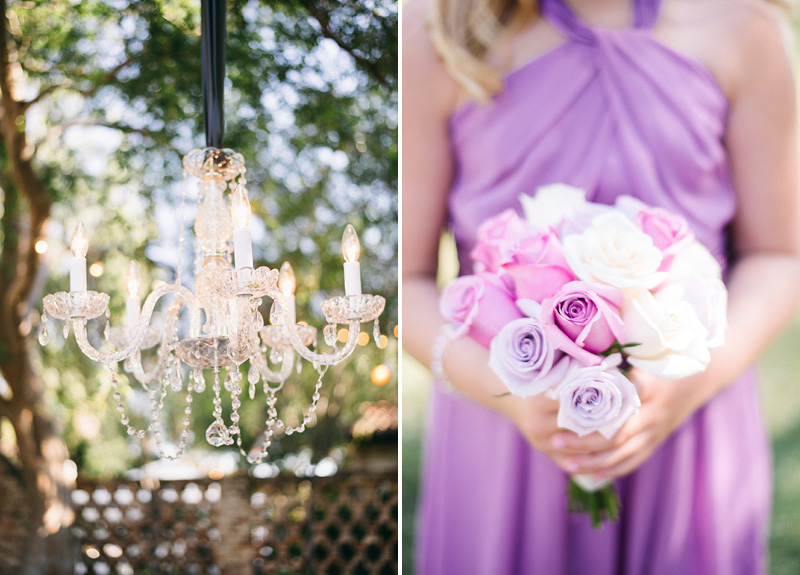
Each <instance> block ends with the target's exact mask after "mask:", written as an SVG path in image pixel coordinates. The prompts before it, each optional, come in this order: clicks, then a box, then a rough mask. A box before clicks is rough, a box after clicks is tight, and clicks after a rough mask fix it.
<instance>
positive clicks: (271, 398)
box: [236, 384, 278, 465]
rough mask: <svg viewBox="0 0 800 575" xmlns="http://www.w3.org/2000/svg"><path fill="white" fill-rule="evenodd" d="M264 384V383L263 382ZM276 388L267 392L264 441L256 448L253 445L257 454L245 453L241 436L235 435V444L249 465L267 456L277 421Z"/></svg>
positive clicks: (260, 461)
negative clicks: (257, 451)
mask: <svg viewBox="0 0 800 575" xmlns="http://www.w3.org/2000/svg"><path fill="white" fill-rule="evenodd" d="M265 385H266V384H265ZM275 392H276V390H274V389H271V388H269V389H268V390H267V391H266V393H267V420H266V421H265V422H264V423H265V425H266V429H265V430H264V441H263V442H262V443H261V446H260V447H258V448H256V447H255V446H254V447H253V449H252V450H251V451H253V450H255V449H258V450H259V453H258V455H257V456H255V457H253V456H252V455H250V454H249V453H247V452H246V451H245V450H244V448H243V447H242V436H241V435H237V436H236V446H237V447H238V448H239V453H241V454H242V455H243V456H244V457H245V458H246V459H247V462H248V463H250V464H251V465H255V464H258V463H262V462H263V461H264V459H266V457H267V453H268V452H269V447H270V445H272V438H273V436H274V435H275V430H274V427H275V423H276V421H278V410H277V409H276V408H275V403H276V402H277V401H278V398H277V397H275Z"/></svg>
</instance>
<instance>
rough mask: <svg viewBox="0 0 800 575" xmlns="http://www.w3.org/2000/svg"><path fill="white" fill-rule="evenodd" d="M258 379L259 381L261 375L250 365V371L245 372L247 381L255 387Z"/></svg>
mask: <svg viewBox="0 0 800 575" xmlns="http://www.w3.org/2000/svg"><path fill="white" fill-rule="evenodd" d="M259 379H261V374H260V373H259V372H258V368H257V367H256V366H255V365H254V364H252V363H251V364H250V369H248V370H247V381H249V382H250V384H251V385H255V384H256V383H258V380H259Z"/></svg>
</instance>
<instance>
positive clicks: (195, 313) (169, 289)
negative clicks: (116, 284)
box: [136, 283, 202, 347]
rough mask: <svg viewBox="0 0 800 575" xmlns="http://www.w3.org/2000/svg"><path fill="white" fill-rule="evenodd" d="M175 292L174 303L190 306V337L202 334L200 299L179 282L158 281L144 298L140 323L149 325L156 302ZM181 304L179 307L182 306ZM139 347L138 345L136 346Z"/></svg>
mask: <svg viewBox="0 0 800 575" xmlns="http://www.w3.org/2000/svg"><path fill="white" fill-rule="evenodd" d="M170 293H172V294H175V297H176V299H175V301H174V302H173V303H172V305H178V304H180V306H184V305H185V306H186V307H187V308H189V337H198V336H199V335H200V325H201V320H202V316H201V314H200V300H199V299H197V296H196V295H194V294H193V293H192V292H191V291H189V289H188V288H185V287H184V286H182V285H178V284H167V283H158V284H157V285H156V287H155V288H153V291H152V292H150V295H149V296H147V299H146V300H144V305H143V306H142V315H141V318H140V319H139V325H140V326H141V325H149V324H150V319H151V318H152V316H153V310H154V309H155V307H156V302H157V301H158V300H159V299H160V298H161V297H163V296H165V295H167V294H170ZM180 306H179V307H180ZM136 347H138V345H137V346H136Z"/></svg>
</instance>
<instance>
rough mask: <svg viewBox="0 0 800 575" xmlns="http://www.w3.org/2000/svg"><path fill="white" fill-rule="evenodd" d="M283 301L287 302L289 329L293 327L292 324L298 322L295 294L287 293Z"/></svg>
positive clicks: (286, 317)
mask: <svg viewBox="0 0 800 575" xmlns="http://www.w3.org/2000/svg"><path fill="white" fill-rule="evenodd" d="M283 301H284V302H285V303H286V309H285V310H284V313H285V314H286V316H285V320H286V325H287V327H289V329H291V328H292V326H294V325H295V324H296V323H297V315H296V314H297V311H296V309H295V302H294V296H293V295H285V296H283Z"/></svg>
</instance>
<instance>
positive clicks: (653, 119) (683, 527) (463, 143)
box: [416, 0, 771, 575]
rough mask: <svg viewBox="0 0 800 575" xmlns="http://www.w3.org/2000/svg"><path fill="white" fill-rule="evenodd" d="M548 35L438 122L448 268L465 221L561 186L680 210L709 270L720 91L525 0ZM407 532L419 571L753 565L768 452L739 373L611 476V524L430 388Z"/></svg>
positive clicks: (702, 75)
mask: <svg viewBox="0 0 800 575" xmlns="http://www.w3.org/2000/svg"><path fill="white" fill-rule="evenodd" d="M540 8H541V11H542V13H543V15H544V16H545V17H546V18H547V19H548V20H549V22H550V23H551V25H553V26H555V27H556V28H557V29H558V30H560V31H561V32H562V33H563V35H564V41H563V43H561V44H559V45H558V46H556V47H555V48H553V49H552V50H550V51H549V52H546V53H545V54H544V55H542V56H540V57H539V58H537V59H536V60H534V61H532V62H529V63H528V64H527V65H525V66H523V67H522V68H520V69H518V70H517V71H515V72H513V73H511V74H510V75H509V76H508V77H507V78H506V83H505V89H504V91H503V92H502V94H500V95H498V96H497V97H496V98H495V100H494V101H493V103H492V104H491V105H490V106H479V105H474V104H468V105H466V106H464V107H462V108H460V109H459V110H457V111H456V112H455V113H454V114H453V116H452V117H451V125H450V133H451V139H452V146H453V150H454V155H455V160H456V168H455V170H456V171H455V178H454V181H453V184H452V189H451V192H450V205H449V209H450V219H451V226H452V229H453V232H454V234H455V237H456V242H457V245H458V249H459V257H460V261H461V269H462V273H469V271H470V270H471V262H470V260H469V252H470V250H471V249H472V247H473V245H474V242H475V237H476V233H477V228H478V226H479V224H480V223H481V222H482V221H484V220H485V219H486V218H488V217H489V216H492V215H494V214H497V213H499V212H501V211H502V210H504V209H506V208H508V207H513V208H515V209H517V211H518V212H520V213H521V207H520V205H519V202H518V199H517V197H518V195H519V194H520V193H522V192H526V193H533V192H534V191H535V190H536V188H537V187H538V186H542V185H545V184H550V183H555V182H563V183H568V184H572V185H575V186H579V187H582V188H584V189H586V190H587V191H588V197H589V199H590V200H592V201H596V202H602V203H613V201H614V199H615V198H616V197H617V196H618V195H620V194H630V195H633V196H636V197H638V198H640V199H641V200H643V201H644V202H646V203H648V204H650V205H654V206H661V207H664V208H666V209H668V210H672V211H675V212H678V213H681V214H683V215H684V216H685V217H686V218H687V219H688V220H689V222H690V224H691V226H692V228H693V230H694V232H695V234H696V236H697V237H698V238H699V239H700V240H701V241H702V242H703V243H704V244H705V245H706V246H708V247H709V249H710V250H711V251H712V253H713V254H714V255H715V256H716V257H717V258H718V259H719V260H720V262H721V263H723V265H724V264H725V261H726V256H727V252H728V245H727V241H726V239H727V228H728V224H729V223H730V221H731V219H732V217H733V215H734V212H735V209H736V201H735V196H734V192H733V189H732V185H731V180H730V174H729V166H728V158H727V156H726V151H725V148H724V145H723V141H722V139H723V136H724V132H725V125H726V119H727V112H728V104H727V100H726V98H725V96H724V95H723V93H722V92H721V90H720V88H719V86H718V84H717V83H716V82H715V80H714V78H713V77H712V75H711V74H710V73H709V71H708V70H707V69H705V68H704V67H703V66H702V65H700V64H699V63H698V62H696V61H694V60H692V59H690V58H689V57H687V56H685V55H682V54H680V53H678V52H676V51H675V50H673V49H672V48H669V47H667V46H666V45H664V44H662V43H661V42H660V41H659V40H658V39H657V38H655V37H654V36H653V35H652V33H651V28H652V26H653V24H654V22H655V20H656V19H657V17H658V0H635V2H634V18H633V20H634V26H633V27H631V28H628V29H619V30H616V29H615V30H609V29H603V30H595V29H590V28H588V27H587V26H585V25H584V24H583V23H582V22H580V21H579V20H578V18H577V17H576V15H575V14H574V13H573V12H572V11H571V10H570V9H569V8H568V7H567V6H566V5H565V4H563V3H561V0H542V1H541V2H540ZM429 419H430V425H429V431H428V435H427V440H426V446H425V451H426V453H425V459H424V465H423V479H422V496H421V499H420V507H419V524H418V530H417V548H416V549H417V567H418V573H419V574H421V575H449V574H454V575H471V574H478V575H511V574H545V575H559V574H570V575H572V574H574V575H612V574H626V575H627V574H630V575H676V574H680V575H752V574H758V573H764V572H765V570H766V535H767V529H768V523H769V508H770V498H771V493H770V485H771V480H770V451H769V447H768V441H767V437H766V433H765V429H764V425H763V421H762V418H761V412H760V403H759V398H758V391H757V386H756V380H755V377H754V374H753V373H752V372H747V373H746V374H745V375H744V376H742V377H741V378H740V379H739V380H737V381H736V382H735V383H733V384H732V385H730V386H729V387H728V388H726V389H725V390H724V391H722V392H721V393H720V394H718V395H717V396H716V397H715V398H714V399H712V400H711V401H710V402H709V403H708V404H707V405H706V406H704V407H703V408H702V409H700V410H698V411H697V412H696V413H694V414H693V415H692V416H691V417H690V418H689V419H688V420H687V421H686V422H685V423H684V424H683V425H682V426H681V427H679V428H678V429H677V430H676V432H675V433H673V435H672V436H671V437H670V438H669V439H668V440H667V441H666V442H665V443H663V444H662V445H661V446H660V447H659V448H658V449H657V450H656V451H655V453H654V454H653V456H652V457H651V458H650V459H649V460H648V461H647V462H646V463H644V464H643V465H642V466H641V467H640V468H639V469H638V470H637V471H636V472H634V473H633V474H631V475H629V476H627V477H625V478H623V479H621V480H618V481H617V488H618V490H619V492H620V496H621V498H622V503H623V510H622V517H621V519H620V521H619V522H618V523H615V524H608V525H606V526H605V527H604V528H603V529H601V530H594V529H592V527H591V526H590V525H589V522H588V520H587V518H586V517H585V516H582V515H571V514H568V513H566V511H565V510H566V504H567V503H566V496H565V485H566V483H565V482H566V477H565V475H564V473H563V472H562V471H560V470H559V469H558V468H557V467H556V466H555V465H554V464H553V463H552V462H551V461H550V460H549V459H548V458H547V457H546V456H544V455H543V454H541V453H539V452H537V451H536V450H535V449H533V448H532V447H531V446H530V445H529V444H528V443H527V442H526V441H525V440H524V439H523V437H522V436H521V435H520V433H519V432H518V431H517V429H516V427H515V426H514V425H513V424H512V423H511V422H510V421H508V420H507V419H505V418H504V417H502V416H500V415H498V414H497V413H495V412H492V411H490V410H488V409H486V408H484V407H482V406H480V405H477V404H475V403H472V402H470V401H469V400H466V399H463V398H459V397H457V396H453V395H450V394H447V393H445V392H443V391H442V390H441V389H439V388H438V387H437V388H436V389H435V390H434V397H433V403H432V407H431V410H430V414H429Z"/></svg>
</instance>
